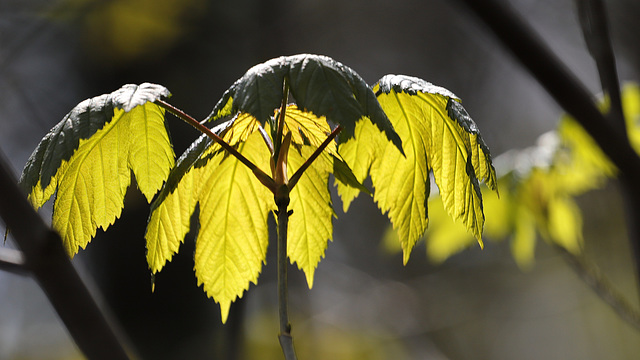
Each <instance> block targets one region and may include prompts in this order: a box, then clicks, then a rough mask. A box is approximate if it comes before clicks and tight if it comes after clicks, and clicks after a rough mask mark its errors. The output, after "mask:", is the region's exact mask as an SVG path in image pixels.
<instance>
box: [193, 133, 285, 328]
mask: <svg viewBox="0 0 640 360" xmlns="http://www.w3.org/2000/svg"><path fill="white" fill-rule="evenodd" d="M238 150H239V151H240V152H241V153H242V154H243V155H245V156H247V158H249V159H250V160H252V161H253V162H254V163H255V164H258V166H261V165H262V166H263V168H264V165H266V164H268V161H269V156H268V155H269V154H268V152H267V151H264V150H265V149H264V144H263V143H262V138H261V137H260V135H259V134H256V133H254V134H252V135H251V136H249V138H248V139H247V140H246V141H245V142H243V143H241V144H240V145H239V148H238ZM225 155H226V154H225V153H220V154H218V155H217V157H221V158H223V160H222V161H221V162H220V164H219V165H218V166H217V167H215V166H211V164H210V165H208V166H202V167H199V168H196V169H195V170H196V172H195V173H194V182H196V183H198V187H199V191H198V201H199V204H200V215H199V223H200V230H199V232H198V238H197V241H196V251H195V256H194V260H195V272H196V277H197V279H198V285H203V287H204V290H205V292H206V293H207V295H208V296H210V297H213V299H214V300H215V301H216V302H217V303H219V304H220V311H221V315H222V321H223V322H225V321H226V319H227V315H228V312H229V307H230V305H231V302H232V301H235V299H236V298H237V297H241V296H242V294H243V292H244V291H245V290H247V289H248V288H249V283H250V282H253V283H254V284H255V283H257V281H258V275H259V274H260V270H261V269H262V263H263V262H264V261H266V251H267V245H268V240H269V232H268V227H267V217H268V215H269V211H270V210H272V209H273V207H274V206H273V196H272V194H271V193H270V192H269V190H267V189H266V188H265V187H264V186H263V185H262V184H261V183H260V182H259V181H258V180H257V179H256V178H255V177H254V175H253V173H252V172H251V170H249V169H248V168H247V167H246V166H244V165H243V164H242V163H240V162H239V161H238V160H237V159H236V158H235V157H231V156H226V157H225ZM212 164H215V160H213V162H212Z"/></svg>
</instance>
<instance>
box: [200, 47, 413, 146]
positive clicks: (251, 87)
mask: <svg viewBox="0 0 640 360" xmlns="http://www.w3.org/2000/svg"><path fill="white" fill-rule="evenodd" d="M285 79H287V81H288V84H289V90H290V93H291V95H292V96H293V98H294V99H295V102H296V105H297V106H298V108H300V109H301V110H304V111H308V112H311V113H313V114H314V115H316V116H324V117H326V118H327V119H328V120H329V121H332V122H334V123H337V124H340V125H341V126H342V127H343V128H344V131H343V132H342V133H341V135H340V137H339V141H344V140H346V139H348V138H351V137H353V133H354V130H355V126H356V122H357V121H359V120H360V119H362V118H368V119H370V121H371V122H372V123H374V124H376V126H378V128H379V129H380V130H381V131H384V132H385V135H386V136H387V138H388V139H389V140H390V141H392V142H393V143H394V144H395V145H396V146H397V147H398V149H400V151H402V141H401V140H400V137H398V134H396V132H395V131H394V130H393V126H392V125H391V123H390V122H389V119H388V118H387V116H386V114H385V113H384V111H382V109H381V108H380V104H378V101H377V99H376V97H375V94H373V91H372V90H371V88H370V87H369V85H367V83H366V82H365V81H364V80H362V78H361V77H360V76H359V75H358V74H357V73H356V72H355V71H353V70H352V69H351V68H349V67H347V66H345V65H343V64H341V63H340V62H338V61H336V60H334V59H332V58H330V57H327V56H322V55H311V54H299V55H293V56H283V57H279V58H275V59H271V60H269V61H267V62H265V63H262V64H258V65H256V66H254V67H252V68H251V69H249V70H248V71H247V72H246V73H245V74H244V75H243V76H242V77H241V78H240V79H238V80H237V81H236V82H235V83H234V84H233V85H232V86H231V87H230V88H229V89H228V90H227V91H226V92H225V93H224V95H223V96H222V99H220V101H218V103H217V104H216V106H215V107H214V108H213V110H212V112H211V114H210V115H209V116H208V117H207V120H206V121H214V120H217V119H220V118H222V117H224V116H229V115H233V114H236V113H238V112H244V113H248V114H250V115H251V116H253V117H255V118H256V119H257V120H258V121H260V122H261V123H262V124H263V125H264V123H265V122H267V121H269V119H270V118H271V117H272V116H273V114H274V112H275V110H276V109H277V108H279V107H280V104H281V103H282V96H283V84H284V81H285Z"/></svg>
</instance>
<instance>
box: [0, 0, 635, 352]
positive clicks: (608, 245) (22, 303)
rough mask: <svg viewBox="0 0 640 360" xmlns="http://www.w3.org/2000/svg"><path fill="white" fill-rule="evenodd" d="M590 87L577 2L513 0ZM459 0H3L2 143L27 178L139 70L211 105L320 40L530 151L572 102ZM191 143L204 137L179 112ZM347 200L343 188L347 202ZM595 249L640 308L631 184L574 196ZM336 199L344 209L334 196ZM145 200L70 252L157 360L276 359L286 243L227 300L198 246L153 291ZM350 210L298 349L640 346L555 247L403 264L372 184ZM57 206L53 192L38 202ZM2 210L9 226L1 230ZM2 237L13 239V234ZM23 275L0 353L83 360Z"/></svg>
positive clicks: (629, 58) (624, 69)
mask: <svg viewBox="0 0 640 360" xmlns="http://www.w3.org/2000/svg"><path fill="white" fill-rule="evenodd" d="M507 2H508V3H509V4H510V5H512V6H513V7H514V8H515V9H516V10H517V12H519V13H520V14H521V15H522V16H524V17H525V18H526V20H527V21H528V22H529V23H530V24H531V25H532V26H533V27H534V28H535V30H536V31H537V32H538V33H539V34H540V36H541V37H542V38H543V39H544V40H545V41H546V42H547V43H548V44H549V46H550V47H551V48H552V49H553V50H554V51H555V53H556V54H557V55H558V56H559V57H560V58H561V59H562V60H563V61H564V62H565V63H566V64H567V65H568V66H569V68H570V69H571V70H572V71H573V72H574V73H575V74H576V75H577V76H578V77H579V78H580V79H581V80H582V81H583V82H584V84H585V85H586V86H587V87H588V88H589V89H590V90H592V92H593V93H594V94H597V93H598V92H600V90H599V79H598V74H597V72H596V69H595V65H594V63H593V61H592V59H591V57H590V56H589V54H588V52H587V51H586V48H585V46H584V41H583V38H582V35H581V32H580V27H579V24H578V22H577V18H576V12H575V8H574V6H575V5H574V2H573V1H571V0H561V1H557V0H511V1H507ZM456 5H457V3H455V2H449V1H433V0H430V1H417V0H416V1H403V0H400V1H394V2H391V1H381V0H369V1H364V0H353V1H348V2H347V1H338V0H325V1H320V0H302V1H291V0H288V1H275V0H236V1H225V2H223V1H207V0H61V1H59V0H56V1H50V0H2V1H0V149H1V151H2V152H3V153H4V155H5V156H6V157H8V158H9V160H10V162H11V164H12V166H13V168H14V170H15V173H16V176H18V175H19V173H20V171H21V169H22V167H23V166H24V164H25V162H26V160H27V158H28V157H29V155H30V153H31V152H32V151H33V149H34V148H35V147H36V145H37V144H38V142H39V140H40V139H41V138H42V137H43V136H44V135H45V134H46V132H47V131H48V130H49V129H50V128H52V127H53V126H54V125H55V124H56V123H57V122H59V121H60V120H61V119H62V118H63V116H64V115H65V114H66V113H67V112H68V111H69V110H70V109H71V108H73V107H74V106H75V105H76V104H77V103H79V102H80V101H82V100H84V99H85V98H88V97H93V96H96V95H99V94H103V93H109V92H112V91H114V90H116V89H118V88H119V87H120V86H122V85H123V84H126V83H142V82H154V83H158V84H162V85H164V86H166V87H167V88H169V90H171V91H172V93H173V97H172V98H171V103H172V104H174V105H176V106H177V107H179V108H181V109H183V110H185V111H187V112H188V113H190V114H191V115H193V116H194V117H196V118H203V117H205V116H206V115H208V113H209V112H210V110H211V109H212V108H213V106H214V105H215V103H216V102H217V101H218V99H219V98H220V96H221V95H222V93H223V92H224V90H226V88H228V87H229V86H230V85H231V84H232V83H233V82H234V81H235V80H236V79H237V78H239V77H240V76H241V75H242V74H243V73H244V72H245V71H246V70H247V69H248V68H250V67H251V66H253V65H255V64H257V63H260V62H263V61H266V60H268V59H270V58H273V57H276V56H280V55H292V54H296V53H305V52H306V53H316V54H324V55H328V56H331V57H333V58H335V59H336V60H338V61H340V62H342V63H344V64H346V65H348V66H350V67H351V68H353V69H354V70H355V71H357V72H358V73H359V74H360V75H361V76H362V77H363V78H364V79H365V81H367V82H368V83H369V84H373V83H374V82H376V81H377V80H378V79H379V78H381V77H382V76H383V75H385V74H389V73H396V74H407V75H412V76H417V77H420V78H423V79H425V80H428V81H430V82H433V83H434V84H437V85H440V86H444V87H446V88H448V89H450V90H451V91H453V92H454V93H455V94H456V95H458V96H459V97H460V98H462V100H463V104H464V106H465V107H466V109H467V111H468V112H469V113H470V114H471V116H472V117H473V118H474V120H475V121H476V123H477V124H478V126H479V128H480V129H481V131H482V134H483V136H484V138H485V141H486V143H487V144H488V145H489V147H490V149H491V152H492V154H493V155H494V156H497V155H499V154H501V153H503V152H505V151H507V150H509V149H513V148H524V147H528V146H531V145H533V144H534V143H535V141H536V138H537V137H538V136H539V135H540V134H542V133H544V132H546V131H549V130H552V129H554V128H555V126H556V123H557V121H558V119H559V117H560V116H561V114H562V110H561V109H560V108H559V107H558V106H557V105H556V103H555V102H554V101H553V100H552V99H551V98H550V97H549V96H548V95H547V94H546V92H545V91H544V90H543V89H542V88H541V87H540V86H539V85H538V84H537V83H536V82H535V81H534V80H533V79H532V78H531V77H530V76H529V74H528V73H526V72H525V71H523V69H522V68H521V67H520V66H519V65H518V64H517V63H515V62H514V61H513V59H512V58H511V57H510V56H509V54H508V53H506V52H505V51H504V49H503V48H502V47H501V46H499V44H498V43H497V42H496V41H495V40H494V39H493V38H492V37H491V36H489V35H488V34H487V33H486V32H485V28H484V27H483V26H481V24H479V23H478V22H477V21H476V19H475V18H474V17H472V16H470V14H469V13H468V12H467V11H466V9H464V8H461V7H459V6H456ZM606 5H607V7H608V10H609V19H610V23H611V27H612V28H611V32H612V37H613V45H614V50H615V52H616V54H617V60H618V69H619V73H620V78H621V79H622V80H623V81H625V80H630V81H638V80H639V79H640V77H639V75H640V74H639V73H638V72H639V71H640V66H639V64H640V46H638V42H637V34H638V32H639V31H640V28H639V26H640V23H639V22H638V21H637V19H638V18H639V17H640V3H638V2H637V1H635V0H610V1H607V2H606ZM169 127H170V131H171V136H172V140H173V143H174V147H175V151H176V154H180V153H182V151H184V149H185V148H186V147H187V146H188V144H189V143H190V142H191V141H193V140H194V139H195V138H196V137H197V135H198V134H197V133H196V131H195V130H193V129H192V128H191V127H189V126H188V125H186V124H183V123H182V122H181V121H179V120H177V119H175V118H171V119H170V120H169ZM334 201H335V202H336V203H339V202H340V200H339V199H338V198H337V197H335V198H334ZM578 202H579V204H580V205H581V208H582V210H583V216H584V228H583V231H584V238H585V245H584V253H585V256H586V257H587V258H588V259H589V260H590V261H592V262H594V263H595V264H597V266H598V267H599V268H600V269H601V270H602V272H603V273H604V274H606V276H607V277H608V278H609V279H610V281H611V282H612V283H613V284H614V286H615V288H616V289H617V290H618V291H620V292H621V293H622V294H623V295H624V296H625V297H626V298H627V299H628V301H629V302H630V303H631V304H632V305H634V306H635V307H636V308H637V307H638V304H639V303H640V299H638V289H637V279H636V278H635V275H634V274H635V271H634V268H633V264H632V260H631V258H630V253H629V246H628V243H627V238H626V227H625V224H624V221H623V217H624V214H623V204H622V201H621V195H620V192H619V189H618V186H617V184H616V183H615V182H610V183H609V184H608V185H607V186H606V187H605V188H603V189H601V190H597V191H593V192H590V193H588V194H586V195H583V196H581V197H580V198H579V199H578ZM336 208H337V209H341V206H340V205H338V206H336ZM148 211H149V207H148V205H147V204H146V201H145V200H144V197H143V196H142V195H141V194H140V193H139V191H138V190H137V189H136V188H135V186H134V187H132V188H130V189H129V192H128V195H127V198H126V203H125V209H124V212H123V214H122V216H121V219H120V220H118V221H117V222H116V224H115V225H114V226H112V227H111V228H110V229H109V230H108V231H107V232H106V233H102V232H100V231H99V233H98V235H97V236H96V238H95V239H94V240H93V241H92V243H91V245H90V246H89V247H88V248H87V250H86V251H82V252H80V254H79V255H77V256H76V257H75V258H74V260H73V261H74V264H75V265H76V266H77V267H78V269H79V270H80V271H81V272H82V274H83V276H85V277H86V278H87V281H89V282H91V283H93V284H94V285H95V288H96V289H97V291H98V292H99V293H101V294H102V297H103V300H104V303H105V304H106V305H107V306H108V307H109V308H110V310H111V312H112V314H113V315H114V316H115V317H116V318H117V319H118V322H119V323H120V326H121V328H122V330H123V332H124V333H125V334H126V336H127V337H128V338H129V340H130V343H131V344H133V346H134V347H135V349H136V351H137V353H138V354H139V356H140V357H141V358H143V359H207V358H208V359H213V358H219V359H225V358H234V357H235V358H238V359H280V358H281V357H282V355H281V353H280V348H279V345H278V342H277V332H278V323H277V309H276V307H275V305H276V284H275V256H274V255H275V246H273V245H274V244H272V245H271V246H270V247H269V254H268V260H267V265H266V266H265V267H264V268H263V271H262V275H261V276H260V278H259V283H258V285H257V286H254V285H252V286H251V288H250V289H249V291H248V292H246V293H245V295H244V297H243V298H242V299H241V300H240V301H238V302H236V303H235V304H234V305H232V307H231V314H230V317H229V321H228V323H227V324H226V325H221V324H220V315H219V307H218V305H217V304H216V303H215V302H214V301H213V300H212V299H207V297H206V295H205V293H204V292H203V291H202V289H200V288H198V287H197V286H196V279H195V275H194V274H193V270H192V268H193V255H192V254H193V251H194V242H193V238H192V237H191V236H188V237H187V239H186V241H185V243H184V244H183V245H182V247H181V249H180V253H179V254H178V255H177V256H175V257H174V260H173V261H172V262H171V263H170V264H168V266H166V267H165V269H164V270H163V271H162V272H161V273H160V274H159V275H157V277H156V287H155V292H154V293H152V292H151V288H150V275H149V271H148V269H147V265H146V260H145V243H144V238H143V236H144V231H145V225H146V219H147V217H148ZM337 211H338V218H337V219H336V220H335V221H334V239H333V242H331V243H329V246H328V249H327V253H326V257H325V259H324V260H323V261H321V262H320V264H319V267H318V270H317V271H316V275H315V276H316V277H315V281H314V288H313V289H312V290H309V289H308V287H307V285H306V282H305V280H304V275H303V274H302V273H301V272H300V271H298V270H297V269H295V268H294V267H291V271H290V276H291V278H290V281H289V286H290V302H291V304H290V311H291V321H292V324H293V334H294V337H295V344H296V348H297V351H298V355H299V357H300V358H301V359H452V360H456V359H605V358H606V359H635V358H637V356H638V354H640V332H639V331H638V330H637V329H634V328H633V327H631V326H630V325H628V324H627V323H625V322H623V321H621V320H620V319H619V318H618V317H617V315H616V314H615V313H614V311H613V310H612V309H611V308H610V307H608V306H607V305H605V304H604V303H603V302H602V301H601V300H600V298H598V297H597V296H596V295H595V294H594V293H593V291H591V289H590V288H589V287H588V286H587V285H585V283H584V282H583V281H582V280H581V279H580V278H579V277H578V276H577V275H576V274H575V272H574V271H573V270H572V269H571V268H570V267H569V266H568V265H567V263H566V262H565V261H564V260H563V258H562V256H561V255H560V254H559V253H558V252H557V251H555V250H554V249H553V248H552V247H550V246H549V245H547V244H546V243H545V242H542V241H540V242H538V245H537V248H536V262H535V265H534V266H533V267H532V268H531V269H530V270H529V271H522V270H521V269H520V268H519V267H518V266H517V265H516V263H515V262H514V260H513V258H512V256H511V253H510V250H509V246H508V244H507V243H505V242H502V243H491V242H486V246H485V249H484V250H480V249H479V247H478V246H475V247H472V248H470V249H468V250H466V251H464V252H462V253H460V254H458V255H455V256H453V257H452V258H450V259H448V260H447V261H446V262H444V263H443V264H441V265H438V266H434V265H432V264H430V263H429V261H428V259H427V255H426V250H425V246H424V243H420V244H419V245H418V246H417V247H416V249H415V250H414V252H413V253H412V256H411V259H410V261H409V263H408V264H407V265H406V266H403V265H402V256H401V254H399V253H389V252H386V251H385V250H384V247H383V246H382V245H381V243H382V237H383V236H382V235H383V234H384V233H385V231H386V229H387V227H388V226H389V222H388V220H387V218H386V217H385V216H384V215H381V214H380V212H379V211H378V209H377V207H376V205H375V203H374V202H373V201H372V199H371V198H369V197H367V196H366V195H361V196H360V197H359V198H358V199H357V200H356V201H355V202H354V203H353V204H352V205H351V208H350V211H349V212H348V213H347V214H344V213H342V212H341V211H340V210H337ZM41 213H42V215H43V216H44V217H45V218H47V219H49V218H50V215H51V207H50V206H49V207H48V208H45V209H43V210H42V211H41ZM4 230H5V229H4V224H2V223H1V222H0V232H2V233H4ZM4 246H5V247H14V244H13V242H12V239H11V237H9V239H8V241H7V243H6V244H5V245H4ZM79 358H82V355H81V354H80V353H79V352H78V350H77V348H76V347H75V345H74V344H73V342H72V340H71V339H70V337H69V336H68V334H67V332H66V330H65V328H64V327H63V326H62V324H61V323H60V321H59V320H58V318H57V316H56V314H55V313H54V312H53V310H52V308H51V306H50V305H49V303H48V301H47V299H46V297H45V296H44V294H43V293H42V291H41V290H40V289H39V288H38V286H37V285H36V284H35V282H34V281H33V280H32V279H30V278H28V277H20V276H17V275H13V274H9V273H2V272H0V359H79Z"/></svg>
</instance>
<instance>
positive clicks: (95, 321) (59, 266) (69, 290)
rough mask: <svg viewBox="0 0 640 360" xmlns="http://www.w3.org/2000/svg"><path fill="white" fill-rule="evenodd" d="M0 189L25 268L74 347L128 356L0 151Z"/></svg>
mask: <svg viewBox="0 0 640 360" xmlns="http://www.w3.org/2000/svg"><path fill="white" fill-rule="evenodd" d="M0 189H2V191H0V217H2V219H3V220H4V222H5V224H6V225H7V227H8V228H10V229H11V233H12V234H13V237H14V239H15V241H16V243H17V245H18V247H19V248H20V250H22V254H23V255H24V264H25V269H26V270H27V271H30V272H31V273H32V274H33V276H34V278H35V280H36V281H37V282H38V284H39V285H40V287H41V288H42V290H43V291H44V292H45V294H46V295H47V297H48V298H49V301H50V302H51V305H53V307H54V309H55V310H56V312H57V313H58V315H59V316H60V319H61V320H62V322H63V323H64V325H65V326H66V327H67V330H68V331H69V333H70V335H71V336H72V337H73V340H74V341H75V342H76V344H77V345H78V347H79V348H80V350H81V351H82V352H83V353H84V355H85V356H87V357H88V358H90V359H105V360H107V359H128V358H129V356H128V355H127V352H126V351H125V349H124V347H123V346H122V343H121V342H120V340H119V336H118V334H116V332H115V330H114V329H113V328H112V327H111V325H110V322H109V319H107V317H106V315H105V314H103V313H102V312H101V311H100V308H99V307H98V305H97V303H96V301H95V300H94V298H93V297H92V296H91V294H90V292H89V290H88V289H87V287H86V286H85V285H84V283H83V282H82V280H81V279H80V276H79V275H78V273H77V272H76V270H75V268H74V267H73V265H71V261H69V257H68V255H67V253H66V252H65V250H64V248H63V246H62V240H61V239H60V236H59V235H58V234H57V233H56V232H55V231H53V230H51V229H50V228H49V227H48V226H47V225H45V223H44V222H43V221H42V219H41V218H40V216H39V215H38V213H36V211H35V210H34V209H33V207H31V205H30V204H29V202H28V201H27V197H26V196H25V195H24V193H23V192H22V190H20V188H19V187H18V185H17V183H16V179H15V177H14V175H13V173H12V171H11V170H10V168H9V165H7V163H6V161H5V159H4V155H3V154H2V153H1V152H0Z"/></svg>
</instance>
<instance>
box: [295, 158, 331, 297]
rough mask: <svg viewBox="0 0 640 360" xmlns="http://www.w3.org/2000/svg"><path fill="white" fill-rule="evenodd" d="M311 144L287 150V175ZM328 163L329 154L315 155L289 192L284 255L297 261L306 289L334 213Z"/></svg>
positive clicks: (324, 242)
mask: <svg viewBox="0 0 640 360" xmlns="http://www.w3.org/2000/svg"><path fill="white" fill-rule="evenodd" d="M314 149H315V147H311V146H303V147H301V148H300V152H298V150H297V149H291V150H289V160H288V161H289V176H291V175H293V174H294V173H295V170H297V169H298V168H299V167H300V166H301V165H302V164H303V163H304V162H305V160H306V159H307V158H309V156H310V155H311V154H312V153H313V151H314ZM331 170H332V165H331V162H330V158H329V157H325V156H320V157H318V158H317V159H316V160H315V161H314V162H313V163H312V164H311V166H310V167H309V168H308V169H307V170H306V171H305V172H304V174H303V175H302V177H301V178H300V180H299V181H298V183H297V184H296V185H295V187H294V188H293V189H292V190H291V192H290V194H289V195H290V197H291V203H290V205H289V208H290V209H291V210H293V213H292V214H291V217H290V218H289V229H288V243H287V255H288V256H289V259H290V260H291V262H292V263H294V262H295V263H297V264H298V268H300V269H302V270H303V271H304V273H305V275H306V277H307V284H308V285H309V288H311V287H312V286H313V274H314V272H315V269H316V267H317V266H318V262H320V259H322V257H323V256H324V252H325V250H326V248H327V242H328V241H329V240H330V239H331V237H332V234H333V225H332V223H331V221H332V218H333V216H334V211H333V205H332V203H331V193H330V192H329V189H328V186H327V183H328V181H329V172H330V171H331Z"/></svg>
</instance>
